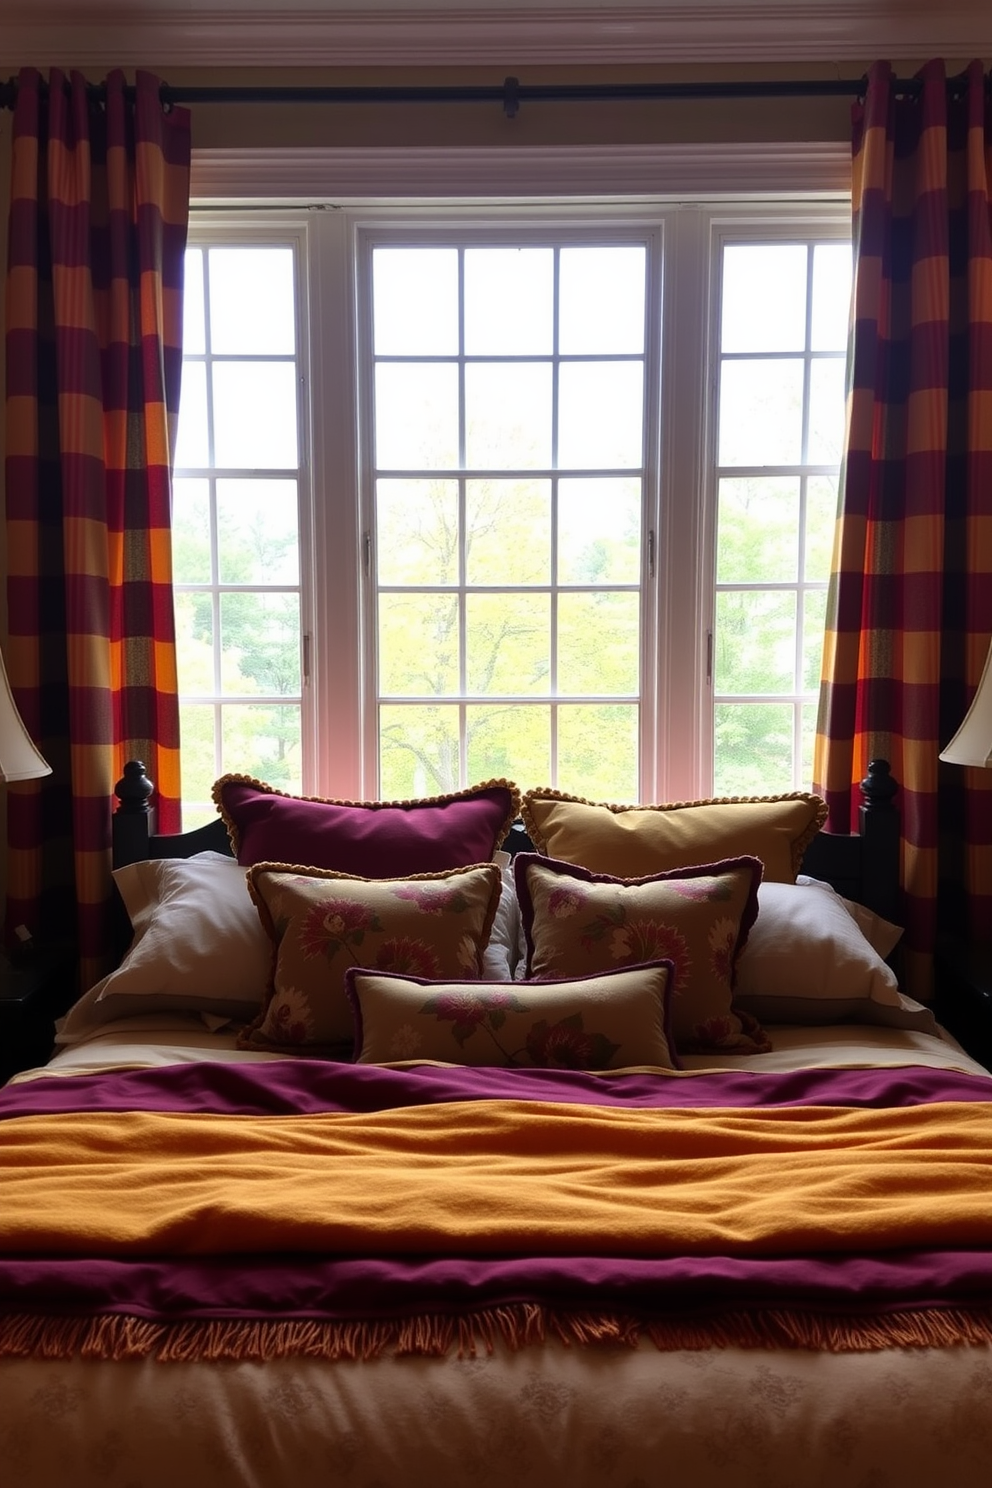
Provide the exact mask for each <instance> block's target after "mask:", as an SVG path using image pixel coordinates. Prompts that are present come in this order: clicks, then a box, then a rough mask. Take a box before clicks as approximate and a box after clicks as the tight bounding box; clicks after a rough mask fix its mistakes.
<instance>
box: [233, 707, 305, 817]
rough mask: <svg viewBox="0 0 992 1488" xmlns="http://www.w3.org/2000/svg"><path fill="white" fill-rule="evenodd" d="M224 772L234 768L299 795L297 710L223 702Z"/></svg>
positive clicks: (299, 768)
mask: <svg viewBox="0 0 992 1488" xmlns="http://www.w3.org/2000/svg"><path fill="white" fill-rule="evenodd" d="M221 748H222V750H223V766H222V768H223V769H224V771H228V770H236V771H238V772H239V773H240V774H244V775H252V776H254V777H255V778H256V779H258V780H264V781H266V782H267V783H268V784H269V785H274V786H275V787H276V789H277V790H283V791H289V792H290V793H291V794H292V795H299V794H300V792H301V790H302V788H303V784H302V760H301V755H300V709H299V706H298V705H290V704H285V703H226V704H225V705H224V707H223V708H222V709H221Z"/></svg>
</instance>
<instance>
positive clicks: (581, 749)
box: [558, 703, 640, 802]
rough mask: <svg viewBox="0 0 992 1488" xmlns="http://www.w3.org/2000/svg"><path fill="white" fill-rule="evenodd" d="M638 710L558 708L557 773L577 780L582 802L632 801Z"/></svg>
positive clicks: (588, 705)
mask: <svg viewBox="0 0 992 1488" xmlns="http://www.w3.org/2000/svg"><path fill="white" fill-rule="evenodd" d="M638 713H639V710H638V708H637V707H636V705H635V704H633V703H608V704H605V705H604V704H593V703H583V704H579V705H577V706H576V705H573V704H569V703H563V704H562V706H561V707H560V708H559V709H558V775H559V778H560V779H562V780H581V781H582V791H583V794H584V795H585V796H586V798H587V799H593V800H600V801H603V800H606V801H618V802H627V801H631V802H633V801H637V800H639V799H640V797H639V795H638V785H637V776H638V753H637V734H638V726H639V717H638Z"/></svg>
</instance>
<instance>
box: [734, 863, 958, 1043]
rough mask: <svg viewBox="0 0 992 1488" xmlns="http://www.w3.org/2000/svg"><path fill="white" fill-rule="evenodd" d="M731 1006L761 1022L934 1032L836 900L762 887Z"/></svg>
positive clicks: (805, 890) (810, 888)
mask: <svg viewBox="0 0 992 1488" xmlns="http://www.w3.org/2000/svg"><path fill="white" fill-rule="evenodd" d="M734 1006H735V1007H737V1008H739V1009H742V1010H743V1011H744V1012H747V1013H750V1014H751V1015H752V1017H755V1018H757V1019H758V1021H759V1022H761V1023H801V1024H817V1023H880V1024H885V1025H887V1026H889V1027H894V1028H915V1029H919V1030H922V1031H923V1032H925V1033H936V1031H937V1025H936V1023H935V1021H934V1017H933V1014H932V1013H931V1012H930V1010H929V1009H928V1008H924V1007H922V1006H921V1005H920V1003H918V1002H914V1001H913V1000H912V998H909V997H904V996H903V995H902V993H901V992H900V991H899V983H898V981H897V979H896V975H895V972H894V971H893V970H892V968H891V967H889V966H886V964H885V962H884V961H883V960H882V958H881V956H879V955H878V953H877V951H875V950H873V949H872V947H871V946H870V945H869V943H868V941H867V940H866V938H865V936H864V935H863V934H862V933H861V931H860V929H859V928H858V925H857V923H856V922H855V920H854V918H853V917H852V915H851V914H850V913H849V912H848V910H847V909H846V908H845V904H844V900H843V899H842V898H841V896H840V895H839V894H835V893H833V892H831V893H824V891H823V887H822V886H821V885H816V884H779V883H762V884H761V885H760V887H759V889H758V918H757V919H756V920H755V922H754V924H753V925H752V927H751V933H750V935H749V936H748V940H747V945H746V946H745V947H744V950H743V951H742V953H741V956H740V959H739V960H738V962H737V977H736V980H735V983H734Z"/></svg>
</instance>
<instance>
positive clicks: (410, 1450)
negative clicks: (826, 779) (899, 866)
mask: <svg viewBox="0 0 992 1488" xmlns="http://www.w3.org/2000/svg"><path fill="white" fill-rule="evenodd" d="M126 781H127V782H128V784H129V785H130V787H131V792H130V798H129V800H128V799H125V801H124V803H123V805H122V810H121V812H119V813H118V821H117V825H116V828H115V832H116V842H117V845H116V854H117V862H118V868H117V871H116V875H115V877H116V880H117V884H118V887H119V889H120V891H121V896H122V902H123V904H124V906H125V908H126V909H127V912H128V916H129V921H130V925H131V927H132V930H133V942H132V943H131V945H130V948H129V950H128V951H127V953H126V955H125V956H124V958H123V960H122V962H121V965H120V967H119V968H117V970H116V971H115V972H113V973H111V975H110V977H109V978H107V979H105V981H104V982H103V983H101V984H98V986H97V988H94V989H91V991H90V992H89V993H87V994H86V995H85V996H84V997H83V998H82V999H81V1000H80V1003H79V1004H77V1005H76V1007H74V1008H73V1009H72V1010H71V1011H70V1013H69V1014H68V1015H67V1017H66V1019H65V1020H64V1021H63V1024H62V1026H61V1030H60V1033H59V1046H58V1048H57V1051H56V1053H55V1056H54V1057H53V1059H52V1061H51V1062H50V1063H49V1064H48V1065H46V1066H45V1067H44V1068H42V1069H38V1070H31V1071H25V1072H23V1073H22V1074H20V1075H18V1076H16V1077H15V1079H14V1080H13V1081H12V1082H11V1083H10V1084H9V1085H8V1086H6V1087H5V1088H4V1089H3V1090H0V1461H2V1462H3V1464H4V1471H5V1473H7V1472H9V1474H10V1481H11V1483H15V1482H16V1484H17V1485H18V1488H61V1485H72V1488H90V1485H97V1484H99V1485H101V1488H158V1485H166V1484H168V1485H173V1484H176V1483H182V1484H188V1485H190V1488H199V1485H210V1488H227V1485H232V1488H234V1485H237V1488H245V1485H252V1488H255V1485H258V1488H282V1485H288V1484H293V1485H294V1488H297V1485H300V1488H310V1485H317V1484H320V1485H322V1488H326V1485H339V1484H340V1485H342V1488H419V1485H422V1484H423V1485H428V1484H429V1485H431V1488H449V1485H450V1488H464V1485H467V1484H475V1483H478V1484H480V1485H489V1484H492V1485H504V1484H509V1483H511V1482H512V1483H514V1484H520V1485H529V1484H534V1485H541V1488H545V1485H551V1484H555V1485H557V1484H567V1485H569V1488H603V1485H610V1488H614V1485H615V1488H654V1485H658V1488H661V1485H665V1488H682V1485H686V1488H689V1485H691V1488H709V1485H711V1484H712V1485H717V1484H719V1485H721V1488H724V1485H728V1484H729V1485H734V1488H752V1485H753V1488H813V1485H816V1488H837V1485H851V1488H887V1485H890V1484H891V1485H893V1488H894V1485H896V1484H898V1485H899V1488H914V1485H923V1484H930V1483H932V1482H934V1481H941V1482H947V1483H951V1484H953V1485H954V1488H971V1485H975V1488H978V1485H981V1488H987V1484H988V1482H989V1481H990V1471H992V1404H990V1402H992V1200H990V1198H989V1195H990V1194H992V1085H990V1083H989V1082H990V1079H992V1076H990V1075H989V1073H988V1071H986V1070H985V1069H983V1067H982V1066H981V1065H979V1064H977V1063H976V1062H975V1061H974V1060H973V1059H971V1058H970V1057H969V1056H968V1055H967V1054H966V1053H965V1052H964V1051H963V1050H962V1049H961V1048H960V1047H959V1046H958V1045H957V1044H956V1043H955V1042H954V1040H953V1039H951V1038H950V1037H949V1036H948V1035H946V1034H945V1033H944V1031H943V1030H942V1029H941V1028H940V1027H939V1026H938V1025H937V1024H936V1023H935V1022H934V1020H933V1017H932V1015H931V1014H930V1012H929V1011H928V1010H927V1009H925V1008H922V1007H920V1006H919V1005H918V1004H916V1003H913V1002H911V1001H910V1000H909V999H907V998H905V997H904V996H903V995H902V994H901V992H900V991H899V989H898V984H897V980H896V977H895V975H894V973H893V971H892V966H891V963H892V961H893V959H894V958H895V957H897V955H898V935H899V932H898V929H897V928H896V927H895V926H894V924H893V923H892V917H893V912H894V908H895V904H896V900H895V897H894V896H895V887H894V886H895V881H896V876H895V863H896V860H897V853H898V819H897V812H896V809H895V807H894V805H893V801H892V797H893V795H894V791H895V787H894V783H893V782H892V781H891V779H890V778H889V776H888V772H887V770H886V769H885V768H884V767H883V766H881V765H878V766H875V767H873V770H872V771H870V772H869V776H868V778H867V779H866V782H865V786H864V790H865V806H864V809H863V811H862V820H861V830H860V832H859V833H858V834H856V835H854V836H852V837H851V838H831V837H830V836H829V834H826V833H824V832H823V831H822V830H820V828H821V826H822V809H821V808H822V803H819V802H817V800H816V798H815V797H812V796H808V795H805V794H803V793H791V794H789V795H787V796H782V797H773V798H764V799H762V800H761V801H748V802H739V801H724V802H699V803H695V802H694V803H674V804H671V805H666V806H662V807H634V808H631V807H625V806H616V805H608V804H604V803H598V802H588V801H583V800H582V799H581V798H579V797H574V796H568V795H565V794H562V793H561V792H558V791H551V790H533V791H528V792H524V793H523V795H521V793H520V792H519V791H518V790H517V788H516V787H515V786H514V785H513V784H512V783H511V782H506V781H494V782H485V783H484V784H482V785H480V786H478V787H473V788H471V789H470V790H469V791H466V792H456V793H453V794H452V795H450V796H446V797H437V798H432V799H430V800H426V801H421V802H411V803H405V804H404V805H403V806H402V807H400V806H397V805H396V804H395V803H352V802H327V801H317V800H306V799H304V798H298V797H289V796H284V795H282V794H281V793H280V792H277V791H273V790H271V788H269V787H268V786H266V785H264V783H262V782H258V781H251V780H248V779H246V778H245V777H239V776H229V777H225V778H224V780H223V781H221V782H218V785H217V786H216V787H215V795H216V797H217V801H218V807H219V812H220V814H219V817H218V821H217V822H216V823H213V824H211V825H210V826H209V827H207V828H204V829H201V830H200V831H199V832H198V833H195V834H187V835H186V836H185V837H181V838H177V839H168V838H162V837H159V836H157V835H156V834H155V832H154V830H153V826H154V823H153V818H152V817H151V816H150V814H149V812H148V810H147V800H148V791H147V790H146V789H145V782H144V780H143V773H142V771H141V769H140V767H139V766H137V765H135V766H134V767H132V768H131V771H130V777H126ZM128 784H125V785H123V786H122V789H123V793H124V796H125V797H128ZM521 827H522V828H523V830H521ZM452 854H453V855H454V860H453V858H452ZM321 859H322V861H319V860H321ZM455 860H456V861H455ZM621 870H625V871H621ZM246 885H247V888H246Z"/></svg>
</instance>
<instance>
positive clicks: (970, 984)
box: [933, 935, 992, 1070]
mask: <svg viewBox="0 0 992 1488" xmlns="http://www.w3.org/2000/svg"><path fill="white" fill-rule="evenodd" d="M934 986H935V997H934V1009H933V1010H934V1013H935V1014H936V1016H937V1019H938V1021H939V1022H940V1023H942V1024H943V1025H944V1027H945V1028H946V1029H947V1030H948V1032H949V1033H953V1035H954V1037H955V1038H956V1039H957V1040H958V1042H959V1043H960V1044H963V1046H964V1047H965V1049H967V1051H968V1053H969V1054H970V1055H971V1056H972V1058H973V1059H977V1060H978V1061H979V1063H980V1064H984V1065H985V1066H986V1068H987V1069H990V1070H992V945H969V944H968V942H967V941H964V940H959V939H957V938H955V937H953V936H949V935H942V936H940V937H939V938H938V941H937V948H936V952H935V955H934Z"/></svg>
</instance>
